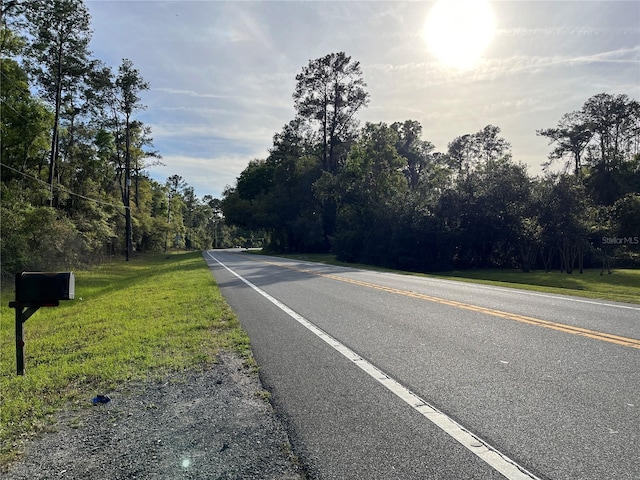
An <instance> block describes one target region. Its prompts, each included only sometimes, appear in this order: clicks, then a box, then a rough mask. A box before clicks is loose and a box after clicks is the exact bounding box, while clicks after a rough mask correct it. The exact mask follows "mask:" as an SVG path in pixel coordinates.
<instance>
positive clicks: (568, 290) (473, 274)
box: [254, 252, 640, 304]
mask: <svg viewBox="0 0 640 480" xmlns="http://www.w3.org/2000/svg"><path fill="white" fill-rule="evenodd" d="M254 253H257V252H254ZM281 256H282V257H285V258H291V259H295V260H305V261H310V262H318V263H326V264H331V265H341V266H345V267H355V268H363V269H370V270H376V271H387V272H395V273H403V274H407V275H417V276H425V277H433V278H445V279H450V280H458V281H461V282H471V283H482V284H486V285H496V286H501V287H509V288H521V289H525V290H533V291H537V292H545V293H556V294H565V295H576V296H579V297H585V298H598V299H602V300H611V301H616V302H628V303H638V304H640V270H629V269H616V270H613V273H612V274H611V275H608V274H607V273H606V272H605V274H604V275H600V269H587V270H585V271H584V273H582V274H580V273H577V272H575V273H573V274H571V275H567V274H566V273H560V272H558V271H555V272H548V273H545V272H543V271H535V272H529V273H522V272H521V271H519V270H507V269H504V270H503V269H487V270H461V271H453V272H443V273H438V274H420V273H410V272H400V271H397V270H389V269H385V268H378V267H372V266H371V265H360V264H357V265H356V264H352V263H344V262H339V261H337V260H336V259H335V255H329V254H301V255H281Z"/></svg>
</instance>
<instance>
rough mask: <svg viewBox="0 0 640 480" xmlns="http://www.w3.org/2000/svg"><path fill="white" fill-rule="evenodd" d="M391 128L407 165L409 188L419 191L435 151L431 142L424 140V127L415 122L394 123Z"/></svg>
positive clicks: (406, 173) (398, 149) (406, 172)
mask: <svg viewBox="0 0 640 480" xmlns="http://www.w3.org/2000/svg"><path fill="white" fill-rule="evenodd" d="M391 128H392V129H393V130H395V132H396V133H397V135H398V141H397V143H396V150H397V151H398V153H399V154H400V155H401V156H403V157H404V158H405V159H406V161H407V163H406V167H405V169H404V172H405V175H406V176H407V181H408V182H409V188H410V189H411V190H412V191H416V190H417V189H418V185H419V183H420V180H421V179H422V178H423V176H424V174H425V173H426V171H427V169H428V168H429V167H430V166H431V164H432V163H433V162H432V158H431V152H433V150H434V149H435V147H434V145H433V144H432V143H431V142H428V141H425V140H422V139H421V138H420V136H421V135H422V125H420V123H419V122H417V121H415V120H405V121H404V122H394V123H392V124H391Z"/></svg>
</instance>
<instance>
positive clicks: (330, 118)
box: [293, 52, 369, 173]
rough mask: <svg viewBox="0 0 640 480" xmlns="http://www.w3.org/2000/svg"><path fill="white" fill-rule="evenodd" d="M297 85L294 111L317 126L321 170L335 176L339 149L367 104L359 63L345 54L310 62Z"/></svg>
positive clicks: (350, 135) (303, 70)
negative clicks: (357, 115)
mask: <svg viewBox="0 0 640 480" xmlns="http://www.w3.org/2000/svg"><path fill="white" fill-rule="evenodd" d="M296 82H297V83H296V88H295V91H294V93H293V99H294V105H295V108H296V111H297V112H298V115H299V116H300V117H301V118H303V119H304V120H306V121H307V122H309V123H313V122H317V123H319V136H320V144H321V152H322V154H321V158H322V168H323V169H324V170H326V171H327V172H329V173H336V172H337V170H338V168H339V152H338V148H339V146H340V144H342V143H343V142H345V141H348V140H350V139H351V138H352V137H353V134H354V133H355V128H356V126H357V124H356V122H355V114H356V113H357V112H358V110H360V109H361V108H362V107H364V106H366V105H367V104H368V102H369V94H368V93H367V92H366V91H365V87H366V86H367V85H366V83H365V82H364V79H363V78H362V70H361V68H360V62H356V61H353V62H352V61H351V57H349V56H347V55H346V54H345V53H344V52H339V53H331V54H329V55H326V56H324V57H322V58H319V59H317V60H311V61H310V62H309V65H307V66H306V67H304V68H303V69H302V72H301V73H299V74H298V75H297V76H296Z"/></svg>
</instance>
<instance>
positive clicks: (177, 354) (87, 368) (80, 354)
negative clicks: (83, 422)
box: [0, 252, 252, 466]
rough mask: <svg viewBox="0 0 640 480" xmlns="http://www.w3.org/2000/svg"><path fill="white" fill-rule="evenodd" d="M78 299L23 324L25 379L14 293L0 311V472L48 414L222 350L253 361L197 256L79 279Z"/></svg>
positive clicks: (147, 261)
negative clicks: (18, 370)
mask: <svg viewBox="0 0 640 480" xmlns="http://www.w3.org/2000/svg"><path fill="white" fill-rule="evenodd" d="M74 273H75V277H76V295H75V298H76V299H75V300H72V301H66V302H60V306H59V307H57V308H41V309H40V310H38V311H37V312H36V313H35V314H34V315H33V316H32V317H31V318H29V319H28V320H27V321H26V322H25V324H24V338H25V348H24V352H25V375H24V376H17V375H16V360H15V327H14V322H15V311H14V310H13V309H10V308H8V303H9V301H10V300H13V295H14V293H13V288H5V289H3V292H2V296H1V301H2V305H1V306H0V313H1V317H0V466H6V465H7V463H8V462H9V461H11V460H12V459H13V458H15V456H16V455H17V454H19V452H20V448H21V441H22V440H23V439H25V438H28V437H30V436H32V435H34V434H35V433H37V432H38V431H40V430H42V429H43V428H45V427H46V426H47V425H48V424H49V423H50V422H51V420H52V414H53V413H55V412H56V411H59V410H60V409H62V408H68V407H69V406H70V405H71V406H72V407H73V406H74V405H80V406H82V405H90V399H91V398H92V397H94V396H95V395H96V394H97V393H104V392H107V391H110V390H112V389H115V388H121V387H123V385H125V384H126V383H127V382H132V381H136V380H143V379H149V378H151V379H153V378H161V377H163V376H166V375H168V374H171V373H174V372H179V371H182V370H185V369H194V368H204V367H205V366H206V365H210V364H211V363H213V362H215V361H216V354H217V353H218V352H219V351H220V350H221V349H227V350H234V351H237V352H240V353H241V354H242V355H243V356H244V357H245V358H246V359H247V361H248V362H249V363H251V361H252V360H251V354H250V346H249V338H248V336H247V335H246V334H245V333H244V331H243V330H242V329H241V328H240V325H239V323H238V321H237V319H236V317H235V315H234V314H233V312H232V311H231V310H230V308H229V307H228V305H227V304H226V302H225V301H224V299H223V298H222V296H221V294H220V292H219V290H218V288H217V286H216V284H215V280H214V278H213V276H212V275H211V273H210V271H209V269H208V267H207V265H206V262H205V261H204V259H203V258H202V255H201V254H200V253H199V252H196V253H188V254H174V255H157V256H143V257H139V258H136V259H135V260H133V261H131V262H128V263H127V262H118V263H113V264H109V265H105V266H101V267H99V268H96V269H94V270H91V271H81V272H77V271H76V272H74Z"/></svg>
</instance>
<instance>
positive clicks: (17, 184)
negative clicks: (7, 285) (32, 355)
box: [0, 0, 251, 276]
mask: <svg viewBox="0 0 640 480" xmlns="http://www.w3.org/2000/svg"><path fill="white" fill-rule="evenodd" d="M0 8H1V11H0V14H1V18H0V20H1V21H0V28H1V31H0V53H1V56H2V57H1V71H0V75H1V77H0V101H1V108H2V115H1V119H0V128H1V134H2V139H1V140H2V141H1V142H0V162H1V172H2V175H1V182H0V195H1V197H0V198H1V204H0V209H1V210H0V213H1V219H2V229H1V234H0V241H1V250H2V275H3V276H5V275H10V274H13V273H15V272H17V271H20V270H25V269H26V270H28V269H39V270H46V269H55V268H63V267H65V268H68V267H77V266H78V265H82V264H87V263H92V262H97V261H101V260H102V259H104V258H110V257H112V256H114V255H124V256H126V257H127V259H128V258H129V255H131V254H132V253H133V252H134V251H135V252H140V251H166V250H167V249H171V248H187V249H205V248H211V247H214V246H232V245H235V244H237V243H240V242H243V241H244V240H243V238H244V237H246V238H249V237H250V235H251V232H244V231H241V230H239V229H238V228H236V227H228V226H226V225H225V224H224V219H223V216H222V211H221V207H220V200H219V199H216V198H213V197H211V196H205V197H204V198H202V199H199V198H197V196H196V195H195V194H194V190H193V188H192V187H190V186H189V185H188V184H187V183H186V182H185V181H184V179H182V178H181V177H180V176H177V175H172V176H170V177H169V178H168V179H167V180H166V182H164V183H161V182H157V181H155V180H153V179H151V178H149V176H148V174H147V173H146V169H147V168H148V167H149V166H151V165H154V164H161V162H162V157H161V155H160V154H159V152H158V151H156V150H155V148H154V146H153V139H152V132H151V128H150V127H149V126H148V125H145V124H144V123H143V122H141V121H140V120H138V119H137V118H136V115H137V113H138V112H139V111H140V110H142V109H143V108H144V105H143V104H142V95H143V94H144V92H145V91H146V90H148V89H149V84H148V83H147V82H145V81H144V79H143V77H142V75H141V74H140V72H139V71H138V69H137V68H136V67H135V66H134V64H133V62H132V61H131V60H129V59H123V60H122V63H121V64H120V65H119V66H117V67H116V68H115V69H114V68H112V67H111V66H108V65H106V64H105V63H104V62H102V61H101V60H99V59H96V58H93V56H92V53H91V51H90V50H89V43H90V40H91V35H92V30H91V25H90V19H91V17H90V15H89V11H88V9H87V8H86V6H85V5H84V3H83V2H82V1H81V0H4V1H3V2H2V4H1V6H0Z"/></svg>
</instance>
